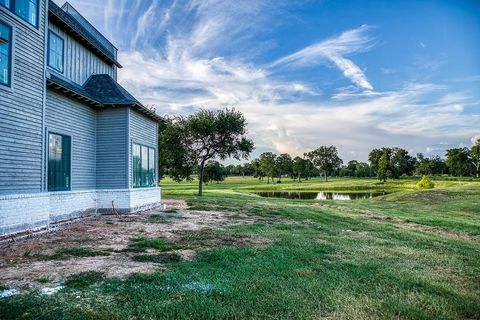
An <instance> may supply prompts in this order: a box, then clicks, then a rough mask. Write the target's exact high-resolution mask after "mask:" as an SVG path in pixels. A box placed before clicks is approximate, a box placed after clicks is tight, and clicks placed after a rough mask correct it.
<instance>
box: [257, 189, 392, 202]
mask: <svg viewBox="0 0 480 320" xmlns="http://www.w3.org/2000/svg"><path fill="white" fill-rule="evenodd" d="M254 193H255V194H257V195H259V196H261V197H265V198H285V199H301V200H343V201H348V200H357V199H370V198H373V197H378V196H383V195H385V194H387V193H386V192H330V191H320V192H312V191H262V192H254Z"/></svg>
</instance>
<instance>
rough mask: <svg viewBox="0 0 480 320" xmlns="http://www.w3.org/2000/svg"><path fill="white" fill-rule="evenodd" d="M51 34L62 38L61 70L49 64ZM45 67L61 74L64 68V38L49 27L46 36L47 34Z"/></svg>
mask: <svg viewBox="0 0 480 320" xmlns="http://www.w3.org/2000/svg"><path fill="white" fill-rule="evenodd" d="M52 34H53V35H54V36H56V37H57V38H58V39H60V40H62V70H58V69H57V68H55V67H54V66H52V65H50V39H51V35H52ZM47 67H49V68H51V69H53V70H55V71H57V72H60V73H61V74H63V73H64V70H65V39H64V38H63V37H62V36H60V35H59V34H58V33H56V32H55V31H53V30H51V29H48V36H47Z"/></svg>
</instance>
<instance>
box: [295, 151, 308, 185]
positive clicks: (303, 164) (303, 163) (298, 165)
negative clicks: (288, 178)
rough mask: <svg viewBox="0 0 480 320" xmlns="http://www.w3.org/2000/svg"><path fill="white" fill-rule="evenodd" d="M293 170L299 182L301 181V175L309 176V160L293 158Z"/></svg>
mask: <svg viewBox="0 0 480 320" xmlns="http://www.w3.org/2000/svg"><path fill="white" fill-rule="evenodd" d="M292 171H293V174H294V176H295V177H296V178H297V179H298V182H300V179H301V177H306V176H307V160H305V159H303V158H300V157H295V158H294V159H293V164H292Z"/></svg>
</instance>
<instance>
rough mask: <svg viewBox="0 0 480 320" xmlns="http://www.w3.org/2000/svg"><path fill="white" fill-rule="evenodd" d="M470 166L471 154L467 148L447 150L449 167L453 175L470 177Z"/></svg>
mask: <svg viewBox="0 0 480 320" xmlns="http://www.w3.org/2000/svg"><path fill="white" fill-rule="evenodd" d="M470 164H471V162H470V152H469V150H468V149H467V148H453V149H448V150H447V167H448V170H449V171H450V174H451V175H453V176H466V175H468V174H469V171H470Z"/></svg>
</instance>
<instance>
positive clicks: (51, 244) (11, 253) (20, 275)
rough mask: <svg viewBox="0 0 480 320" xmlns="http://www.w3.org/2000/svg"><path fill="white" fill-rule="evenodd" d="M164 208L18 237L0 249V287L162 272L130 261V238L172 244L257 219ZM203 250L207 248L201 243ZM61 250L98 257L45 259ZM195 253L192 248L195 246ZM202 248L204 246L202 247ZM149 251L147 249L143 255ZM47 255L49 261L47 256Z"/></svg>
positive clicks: (187, 255) (236, 240)
mask: <svg viewBox="0 0 480 320" xmlns="http://www.w3.org/2000/svg"><path fill="white" fill-rule="evenodd" d="M163 203H164V204H165V205H166V210H161V209H155V210H151V211H148V212H143V213H139V214H128V215H119V216H115V215H108V216H107V215H95V216H90V217H86V218H83V219H78V220H75V221H73V222H71V223H69V224H65V225H63V226H62V227H60V228H59V229H58V230H56V231H55V232H51V233H47V234H43V235H41V236H38V237H35V238H25V239H20V240H17V241H15V242H11V243H8V244H3V245H1V246H0V270H1V272H0V285H2V286H3V287H7V288H11V289H19V290H32V289H40V288H43V287H45V286H48V287H52V286H57V285H60V284H61V283H62V282H63V281H64V280H65V278H66V277H68V276H69V275H72V274H75V273H79V272H85V271H102V272H105V274H106V276H108V277H126V276H128V275H131V274H133V273H139V272H152V271H158V270H162V269H165V268H167V265H165V264H158V263H153V262H136V261H134V260H132V256H134V255H135V254H137V253H135V252H132V251H131V250H125V249H127V248H128V244H129V240H130V239H131V238H135V237H143V238H164V239H166V240H167V241H168V240H170V241H172V242H175V241H177V240H179V239H181V237H182V236H183V235H185V234H190V233H212V230H222V229H224V228H225V227H228V226H233V225H239V224H250V223H255V222H258V219H262V218H260V217H258V218H256V217H251V216H249V217H245V218H244V219H238V218H234V217H232V214H230V213H228V212H220V211H193V210H189V209H188V206H187V204H186V203H185V202H184V201H182V200H164V201H163ZM241 243H249V244H252V245H261V244H264V243H266V242H265V241H264V240H262V239H250V238H248V239H246V238H243V237H233V238H232V239H230V238H228V239H227V238H221V239H219V240H217V241H215V242H211V243H209V244H210V245H213V246H215V245H239V244H241ZM207 247H208V245H207ZM62 248H90V249H93V250H95V251H96V252H99V251H100V252H103V253H105V254H106V255H104V256H93V257H75V256H68V255H67V256H66V257H63V259H51V256H52V255H54V254H55V253H56V252H57V251H58V250H59V249H62ZM195 249H197V250H198V247H197V248H195ZM207 249H208V248H207ZM149 252H155V250H150V249H149V250H147V253H149ZM175 252H176V253H178V254H179V255H180V256H181V257H182V259H184V260H192V259H194V258H195V256H196V254H197V252H196V250H192V249H190V248H189V249H183V250H175ZM49 257H50V258H49Z"/></svg>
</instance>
